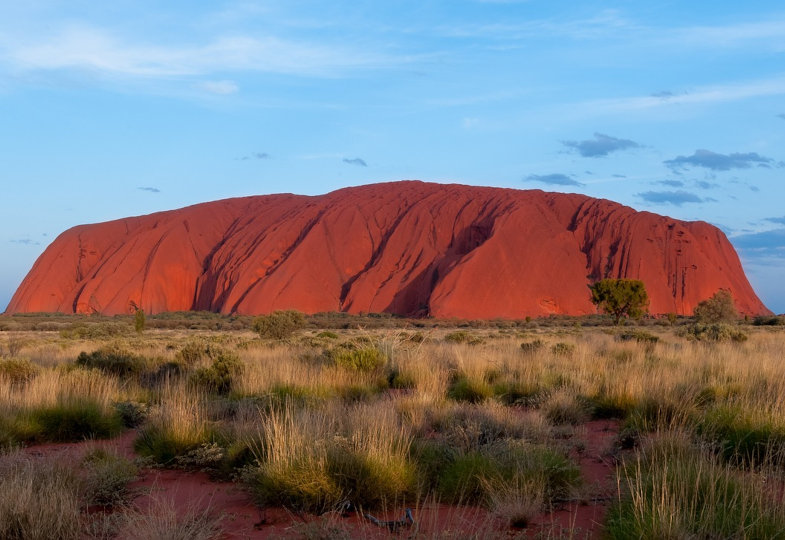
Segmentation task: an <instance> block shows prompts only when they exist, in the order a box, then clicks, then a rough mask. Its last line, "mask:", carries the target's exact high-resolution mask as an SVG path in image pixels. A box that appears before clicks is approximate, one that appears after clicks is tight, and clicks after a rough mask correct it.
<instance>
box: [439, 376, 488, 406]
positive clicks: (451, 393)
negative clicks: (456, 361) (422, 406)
mask: <svg viewBox="0 0 785 540" xmlns="http://www.w3.org/2000/svg"><path fill="white" fill-rule="evenodd" d="M491 396H493V387H492V386H491V385H490V384H488V382H487V381H485V380H483V379H474V378H469V377H467V376H466V375H457V376H455V377H454V378H453V380H452V382H451V384H450V387H449V388H448V390H447V397H448V398H450V399H454V400H455V401H468V402H469V403H479V402H481V401H484V400H486V399H488V398H489V397H491Z"/></svg>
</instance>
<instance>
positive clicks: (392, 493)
mask: <svg viewBox="0 0 785 540" xmlns="http://www.w3.org/2000/svg"><path fill="white" fill-rule="evenodd" d="M327 455H328V463H329V465H328V471H329V474H330V475H331V476H332V477H333V478H334V479H335V482H336V483H337V485H338V486H339V488H340V489H341V490H342V491H343V492H344V493H345V494H346V497H347V498H348V499H349V500H351V501H352V504H354V505H356V506H359V507H360V508H378V507H380V506H382V505H383V504H384V503H392V502H396V501H397V502H401V501H403V500H405V499H406V498H409V497H411V496H413V494H414V491H415V486H416V479H417V477H416V469H415V467H414V465H413V464H412V463H410V462H409V461H408V460H407V459H406V457H405V455H400V456H387V457H386V458H384V459H383V458H380V457H377V456H374V455H371V454H369V453H367V452H363V451H359V450H357V449H354V448H352V447H351V445H350V444H347V443H345V442H343V443H341V442H339V443H338V444H336V445H334V446H331V447H330V449H329V451H328V454H327Z"/></svg>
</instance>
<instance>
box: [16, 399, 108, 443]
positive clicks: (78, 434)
mask: <svg viewBox="0 0 785 540" xmlns="http://www.w3.org/2000/svg"><path fill="white" fill-rule="evenodd" d="M29 414H30V418H31V420H32V422H33V423H34V424H35V425H37V426H39V429H40V432H39V433H40V435H39V436H40V438H41V439H42V440H45V441H52V442H76V441H81V440H84V439H108V438H110V437H114V436H115V435H117V434H119V433H120V432H121V431H122V429H123V422H122V420H121V419H120V415H119V414H117V413H116V412H114V411H112V412H104V411H103V410H102V409H101V407H100V406H99V405H98V404H97V403H95V402H93V401H89V400H79V401H73V402H68V403H60V404H57V405H53V406H51V407H43V408H40V409H34V410H33V411H31V412H30V413H29Z"/></svg>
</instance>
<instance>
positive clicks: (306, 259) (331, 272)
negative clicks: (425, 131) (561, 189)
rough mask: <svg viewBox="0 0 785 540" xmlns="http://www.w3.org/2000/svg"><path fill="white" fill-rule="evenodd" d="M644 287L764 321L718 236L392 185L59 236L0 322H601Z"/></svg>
mask: <svg viewBox="0 0 785 540" xmlns="http://www.w3.org/2000/svg"><path fill="white" fill-rule="evenodd" d="M606 277H611V278H632V279H640V280H642V281H643V282H644V283H645V285H646V288H647V290H648V293H649V297H650V312H651V313H654V314H661V313H670V312H673V313H677V314H691V313H692V311H693V309H694V308H695V306H696V305H697V303H698V302H700V301H701V300H704V299H706V298H708V297H710V296H712V295H713V294H714V293H715V292H716V291H718V290H719V289H726V290H729V291H730V292H731V293H732V295H733V298H734V300H735V303H736V307H737V309H738V310H739V311H740V312H741V313H745V314H760V313H768V310H767V309H766V307H765V306H764V305H763V304H762V303H761V301H760V300H759V299H758V297H757V296H756V294H755V292H754V291H753V289H752V287H751V286H750V284H749V282H748V281H747V278H746V276H745V274H744V271H743V269H742V267H741V264H740V262H739V258H738V256H737V254H736V252H735V251H734V249H733V247H732V246H731V245H730V243H729V242H728V240H727V238H726V237H725V235H724V234H723V233H722V232H721V231H720V230H719V229H718V228H716V227H714V226H712V225H710V224H708V223H704V222H685V221H678V220H675V219H671V218H668V217H664V216H660V215H657V214H653V213H650V212H638V211H636V210H634V209H632V208H629V207H627V206H623V205H621V204H617V203H614V202H611V201H608V200H603V199H595V198H591V197H588V196H585V195H579V194H563V193H548V192H543V191H540V190H516V189H502V188H489V187H473V186H464V185H454V184H451V185H450V184H434V183H425V182H419V181H401V182H390V183H380V184H371V185H366V186H360V187H351V188H345V189H340V190H337V191H333V192H331V193H327V194H325V195H320V196H302V195H292V194H277V195H260V196H252V197H243V198H234V199H226V200H220V201H215V202H208V203H202V204H197V205H194V206H189V207H186V208H181V209H178V210H171V211H166V212H159V213H155V214H150V215H145V216H139V217H129V218H125V219H119V220H115V221H110V222H106V223H98V224H91V225H80V226H77V227H73V228H71V229H69V230H67V231H65V232H64V233H62V234H61V235H60V236H59V237H58V238H57V239H56V240H55V241H54V242H53V243H52V244H51V245H50V246H49V247H48V248H47V249H46V250H45V251H44V253H43V254H42V255H41V256H40V257H39V259H38V260H37V261H36V263H35V264H34V266H33V268H32V269H31V270H30V272H29V273H28V275H27V277H26V278H25V279H24V281H23V282H22V284H21V285H20V287H19V288H18V290H17V291H16V293H15V294H14V296H13V298H12V300H11V302H10V304H9V306H8V309H7V312H8V313H22V312H64V313H102V314H106V315H112V314H121V313H128V311H129V307H130V306H138V307H140V308H142V309H144V310H145V311H146V312H147V313H160V312H166V311H183V310H206V311H213V312H220V313H226V314H228V313H237V314H261V313H268V312H271V311H273V310H277V309H297V310H300V311H303V312H306V313H316V312H336V311H343V312H349V313H361V312H365V313H372V312H388V313H394V314H399V315H405V316H415V317H421V316H432V317H440V318H449V317H458V318H474V319H488V318H497V317H498V318H522V317H526V316H542V315H548V314H572V315H582V314H589V313H595V312H596V310H595V306H594V305H593V304H592V303H591V301H590V295H589V289H588V287H587V286H588V285H589V284H591V283H592V282H594V281H596V280H598V279H602V278H606Z"/></svg>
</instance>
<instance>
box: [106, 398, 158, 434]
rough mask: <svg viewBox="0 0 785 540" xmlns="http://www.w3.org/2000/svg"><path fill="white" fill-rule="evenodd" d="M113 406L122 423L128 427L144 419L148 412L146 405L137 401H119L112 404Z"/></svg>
mask: <svg viewBox="0 0 785 540" xmlns="http://www.w3.org/2000/svg"><path fill="white" fill-rule="evenodd" d="M114 408H115V409H116V410H117V413H118V414H119V415H120V419H121V420H122V422H123V425H124V426H125V427H128V428H135V427H137V426H139V425H141V424H142V423H144V421H145V420H147V416H148V414H149V410H148V408H147V405H146V404H144V403H139V402H137V401H121V402H118V403H115V404H114Z"/></svg>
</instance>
